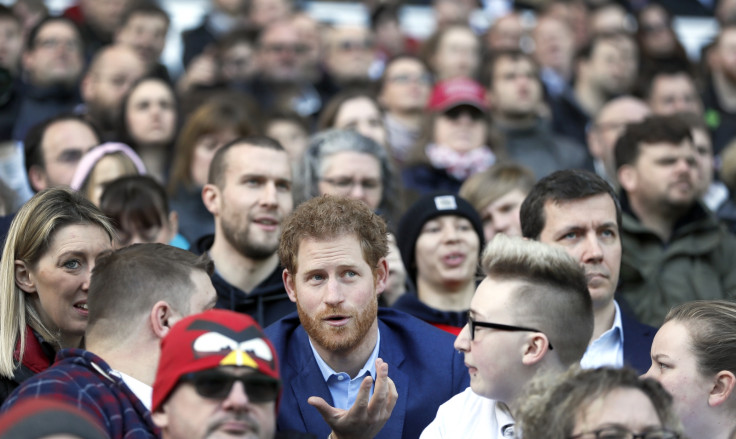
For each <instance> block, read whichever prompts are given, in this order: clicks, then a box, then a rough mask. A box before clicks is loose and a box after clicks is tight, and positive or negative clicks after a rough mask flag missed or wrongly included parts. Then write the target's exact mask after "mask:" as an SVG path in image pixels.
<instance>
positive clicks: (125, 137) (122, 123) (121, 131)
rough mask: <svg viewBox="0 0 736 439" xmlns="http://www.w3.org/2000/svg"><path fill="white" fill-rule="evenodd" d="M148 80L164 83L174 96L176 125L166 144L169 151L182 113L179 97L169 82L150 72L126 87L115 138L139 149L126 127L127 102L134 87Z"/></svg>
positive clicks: (136, 149)
mask: <svg viewBox="0 0 736 439" xmlns="http://www.w3.org/2000/svg"><path fill="white" fill-rule="evenodd" d="M149 81H155V82H158V83H161V84H164V85H165V86H166V87H167V88H168V89H169V90H171V94H172V96H173V98H174V112H175V113H176V122H175V124H176V125H175V126H174V134H173V139H172V141H171V144H170V145H167V146H166V147H167V148H168V150H169V151H170V150H171V149H172V148H173V145H174V144H175V142H176V135H177V133H178V131H179V130H178V129H177V126H178V124H179V123H180V122H181V114H182V113H181V108H180V106H179V98H178V94H177V93H176V90H175V89H174V86H173V85H172V84H171V82H169V81H167V80H166V79H163V78H161V77H159V76H155V75H151V74H149V75H146V76H144V77H142V78H139V79H138V80H137V81H135V82H134V83H133V84H132V85H131V86H130V89H128V92H127V93H126V94H125V96H123V101H122V102H121V104H120V105H121V107H120V116H119V119H118V127H117V131H118V133H117V139H118V140H119V141H120V142H122V143H125V144H126V145H130V147H131V148H133V149H134V150H135V151H136V152H139V151H140V145H138V143H137V142H136V141H135V140H133V136H132V135H131V132H130V129H129V128H128V122H127V120H128V102H129V101H130V97H131V96H133V92H134V91H135V89H137V88H138V86H140V85H141V84H143V83H144V82H149Z"/></svg>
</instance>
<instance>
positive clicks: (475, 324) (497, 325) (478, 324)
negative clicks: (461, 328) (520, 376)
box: [468, 313, 649, 439]
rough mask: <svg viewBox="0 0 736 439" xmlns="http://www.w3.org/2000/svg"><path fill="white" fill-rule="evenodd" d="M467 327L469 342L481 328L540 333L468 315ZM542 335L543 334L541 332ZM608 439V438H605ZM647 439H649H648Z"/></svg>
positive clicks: (550, 345)
mask: <svg viewBox="0 0 736 439" xmlns="http://www.w3.org/2000/svg"><path fill="white" fill-rule="evenodd" d="M468 325H470V340H471V341H472V340H475V328H477V327H481V328H491V329H499V330H501V331H528V332H542V331H540V330H539V329H534V328H527V327H526V326H512V325H502V324H500V323H490V322H479V321H476V320H475V319H473V317H472V316H471V315H470V313H468ZM542 333H543V332H542ZM552 349H554V348H553V347H552V343H551V342H550V343H549V350H550V351H551V350H552ZM606 439H608V438H606ZM648 439H649V438H648Z"/></svg>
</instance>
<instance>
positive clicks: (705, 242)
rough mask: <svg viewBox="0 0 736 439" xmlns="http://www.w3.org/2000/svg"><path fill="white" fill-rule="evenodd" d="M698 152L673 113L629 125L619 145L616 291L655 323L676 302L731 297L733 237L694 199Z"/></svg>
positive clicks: (735, 286) (734, 294) (735, 283)
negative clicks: (618, 270) (619, 241)
mask: <svg viewBox="0 0 736 439" xmlns="http://www.w3.org/2000/svg"><path fill="white" fill-rule="evenodd" d="M695 154H696V152H695V148H694V147H693V141H692V135H691V131H690V127H688V126H687V124H685V123H683V122H682V119H681V118H679V117H677V116H653V117H650V118H648V119H646V120H644V121H643V122H640V123H638V124H633V125H630V126H629V127H628V128H627V129H626V132H625V133H624V135H623V136H622V137H621V138H620V139H619V140H618V142H617V143H616V153H615V157H616V164H617V166H618V181H619V183H620V185H621V189H622V192H621V205H622V209H623V223H622V225H623V227H622V233H621V236H622V242H623V249H624V252H623V258H622V264H621V295H622V297H623V298H624V299H625V300H626V301H627V302H628V304H629V305H630V306H631V308H632V309H633V311H634V312H635V313H636V314H637V317H639V319H640V320H641V321H643V322H644V323H647V324H650V325H653V326H658V325H660V324H661V323H662V320H663V318H664V316H665V314H666V313H667V311H668V310H669V309H670V308H671V307H672V306H675V305H678V304H680V303H683V302H686V301H689V300H695V299H734V298H736V271H735V270H733V261H734V260H736V237H734V236H732V235H730V234H729V233H728V232H727V231H726V230H725V229H723V228H721V227H720V224H719V223H718V220H717V219H716V218H715V216H714V215H713V214H712V213H711V212H710V211H709V210H708V209H707V208H705V207H704V206H703V205H702V203H701V202H700V201H699V200H698V197H699V190H698V186H697V169H696V158H695Z"/></svg>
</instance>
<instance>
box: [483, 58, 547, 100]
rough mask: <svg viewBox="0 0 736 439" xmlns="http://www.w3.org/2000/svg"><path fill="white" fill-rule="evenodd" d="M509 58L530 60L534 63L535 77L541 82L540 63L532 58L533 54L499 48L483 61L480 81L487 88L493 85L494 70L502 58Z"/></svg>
mask: <svg viewBox="0 0 736 439" xmlns="http://www.w3.org/2000/svg"><path fill="white" fill-rule="evenodd" d="M506 58H508V59H509V60H510V61H514V62H516V61H519V60H526V61H529V63H530V64H531V65H532V68H533V69H534V72H535V75H534V76H535V78H536V79H537V81H540V82H541V79H539V65H537V62H536V61H535V60H534V58H532V56H531V55H529V54H526V53H524V52H522V51H521V50H517V49H513V50H499V51H496V52H494V53H493V54H491V55H490V56H488V57H487V58H486V60H485V61H484V62H483V65H482V67H481V74H480V82H481V84H482V85H483V87H485V88H486V89H488V90H490V89H491V87H492V86H493V76H494V72H495V70H496V65H498V63H499V62H500V61H501V60H502V59H506Z"/></svg>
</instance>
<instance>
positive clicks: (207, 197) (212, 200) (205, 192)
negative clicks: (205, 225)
mask: <svg viewBox="0 0 736 439" xmlns="http://www.w3.org/2000/svg"><path fill="white" fill-rule="evenodd" d="M219 198H220V190H219V189H218V188H217V186H215V185H214V184H209V183H207V184H205V185H204V187H203V188H202V202H203V203H204V206H205V207H206V208H207V210H208V211H209V212H210V213H211V214H212V215H214V216H218V215H219V214H220V206H219Z"/></svg>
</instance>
